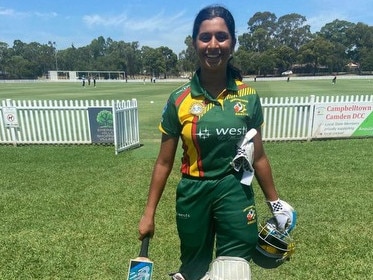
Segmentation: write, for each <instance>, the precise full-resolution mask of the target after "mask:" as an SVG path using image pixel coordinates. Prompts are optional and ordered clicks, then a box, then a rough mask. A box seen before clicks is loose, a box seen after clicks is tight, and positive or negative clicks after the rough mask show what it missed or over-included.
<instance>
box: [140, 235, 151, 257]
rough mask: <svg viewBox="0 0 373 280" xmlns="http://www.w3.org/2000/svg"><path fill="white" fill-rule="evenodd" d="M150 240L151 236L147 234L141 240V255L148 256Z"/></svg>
mask: <svg viewBox="0 0 373 280" xmlns="http://www.w3.org/2000/svg"><path fill="white" fill-rule="evenodd" d="M149 240H150V236H145V237H144V239H143V240H142V241H141V249H140V254H139V257H144V258H147V257H148V248H149Z"/></svg>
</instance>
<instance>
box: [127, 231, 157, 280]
mask: <svg viewBox="0 0 373 280" xmlns="http://www.w3.org/2000/svg"><path fill="white" fill-rule="evenodd" d="M149 240H150V237H149V236H146V237H144V239H143V240H142V242H141V249H140V254H139V256H138V257H137V258H136V259H131V260H130V265H129V269H128V276H127V280H151V279H152V274H153V262H152V261H151V260H150V259H149V258H148V248H149Z"/></svg>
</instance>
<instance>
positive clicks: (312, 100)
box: [307, 95, 316, 141]
mask: <svg viewBox="0 0 373 280" xmlns="http://www.w3.org/2000/svg"><path fill="white" fill-rule="evenodd" d="M315 102H316V96H315V95H311V96H310V101H309V104H310V113H309V118H308V134H307V141H311V140H312V131H313V120H314V114H315Z"/></svg>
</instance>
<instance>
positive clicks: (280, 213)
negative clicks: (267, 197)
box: [267, 199, 297, 233]
mask: <svg viewBox="0 0 373 280" xmlns="http://www.w3.org/2000/svg"><path fill="white" fill-rule="evenodd" d="M267 203H268V206H269V208H270V210H271V212H272V214H273V217H274V219H275V222H276V227H277V229H278V230H280V231H282V232H287V233H289V232H290V231H291V230H292V229H293V228H294V227H295V224H296V221H297V212H296V211H295V210H294V208H293V207H291V206H290V204H289V203H287V202H285V201H283V200H280V199H277V200H275V201H267Z"/></svg>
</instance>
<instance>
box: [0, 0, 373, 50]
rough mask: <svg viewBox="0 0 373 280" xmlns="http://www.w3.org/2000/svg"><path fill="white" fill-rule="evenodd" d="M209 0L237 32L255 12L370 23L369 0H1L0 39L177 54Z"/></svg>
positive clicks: (312, 21) (318, 21) (315, 23)
mask: <svg viewBox="0 0 373 280" xmlns="http://www.w3.org/2000/svg"><path fill="white" fill-rule="evenodd" d="M209 4H223V5H224V6H225V7H227V8H228V9H229V10H230V11H231V12H232V14H233V15H234V17H235V20H236V29H237V35H241V34H242V33H244V32H246V30H247V22H248V20H249V19H250V18H251V17H252V16H253V15H254V14H255V13H256V12H264V11H269V12H272V13H274V14H275V15H276V16H277V17H280V16H283V15H285V14H289V13H298V14H300V15H303V16H305V17H306V18H307V20H308V22H307V23H308V24H309V25H310V26H311V31H312V32H316V31H319V30H320V28H321V27H322V26H323V25H325V24H326V23H328V22H331V21H333V20H335V19H339V20H347V21H350V22H353V23H357V22H363V23H365V24H368V25H370V26H372V25H373V16H372V14H373V2H372V0H353V1H351V0H282V1H279V0H260V1H258V0H257V1H249V0H243V1H237V0H236V1H219V0H217V1H215V2H214V1H205V0H192V1H188V0H185V1H180V0H179V1H178V0H153V1H149V0H121V1H119V0H106V1H105V0H89V1H85V0H80V1H71V0H65V1H61V0H12V1H9V0H7V1H3V0H0V26H1V28H0V42H6V43H7V44H8V45H9V46H13V41H14V40H21V41H22V42H25V43H30V42H39V43H41V44H46V43H48V41H52V42H56V47H57V49H65V48H68V47H70V46H71V44H74V46H75V47H82V46H86V45H88V44H90V42H91V41H92V40H93V39H96V38H97V37H99V36H103V37H104V38H105V39H106V38H109V37H110V38H111V39H113V40H115V41H120V40H123V41H125V42H133V41H138V42H139V44H140V46H150V47H153V48H157V47H160V46H168V47H169V48H170V49H172V50H173V51H174V52H175V53H176V54H178V53H179V52H180V51H181V50H183V49H185V47H186V46H185V44H184V39H185V38H186V36H188V35H191V29H192V25H193V20H194V17H195V15H196V14H197V13H198V11H199V10H200V9H201V8H203V7H204V6H206V5H209Z"/></svg>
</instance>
